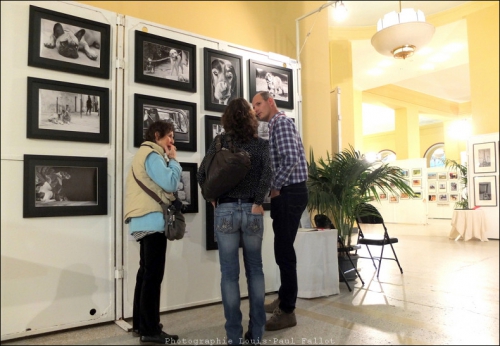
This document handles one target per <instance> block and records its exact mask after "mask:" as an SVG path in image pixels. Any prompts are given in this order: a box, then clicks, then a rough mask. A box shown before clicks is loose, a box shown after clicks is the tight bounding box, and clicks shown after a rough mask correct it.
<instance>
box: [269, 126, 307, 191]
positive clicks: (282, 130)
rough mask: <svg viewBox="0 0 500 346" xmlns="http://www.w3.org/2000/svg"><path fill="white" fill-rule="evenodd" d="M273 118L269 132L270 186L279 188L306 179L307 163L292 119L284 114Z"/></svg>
mask: <svg viewBox="0 0 500 346" xmlns="http://www.w3.org/2000/svg"><path fill="white" fill-rule="evenodd" d="M274 120H275V122H274V123H273V125H272V134H270V140H271V141H272V145H271V164H272V168H273V173H274V179H273V181H272V184H271V188H273V189H277V190H281V188H282V187H283V186H285V185H290V184H296V183H300V182H303V181H306V180H307V163H306V161H305V153H304V146H303V145H302V140H301V139H300V135H299V133H298V132H297V129H296V128H295V124H294V123H293V122H292V120H290V119H288V118H286V117H285V116H279V117H277V119H274Z"/></svg>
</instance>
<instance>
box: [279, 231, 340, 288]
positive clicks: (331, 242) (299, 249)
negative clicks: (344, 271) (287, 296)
mask: <svg viewBox="0 0 500 346" xmlns="http://www.w3.org/2000/svg"><path fill="white" fill-rule="evenodd" d="M294 248H295V253H296V255H297V279H298V286H299V287H298V289H299V290H298V294H297V296H298V297H299V298H315V297H324V296H330V295H332V294H339V293H340V289H339V264H338V258H337V230H336V229H329V230H317V231H310V229H306V228H299V231H298V232H297V237H296V238H295V243H294ZM276 281H277V286H278V287H279V282H280V277H279V268H277V278H276Z"/></svg>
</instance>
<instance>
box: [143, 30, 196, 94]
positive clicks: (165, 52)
mask: <svg viewBox="0 0 500 346" xmlns="http://www.w3.org/2000/svg"><path fill="white" fill-rule="evenodd" d="M174 54H175V55H174ZM173 62H175V64H174V66H173V67H174V69H172V63H173ZM186 70H187V72H185V71H186ZM169 71H170V72H169ZM174 72H175V75H174ZM179 72H180V75H179ZM176 77H177V78H176ZM134 81H135V82H136V83H143V84H150V85H155V86H160V87H164V88H171V89H177V90H183V91H190V92H196V45H194V44H190V43H186V42H181V41H177V40H172V39H169V38H166V37H162V36H158V35H153V34H148V33H146V32H142V31H138V30H136V31H135V63H134Z"/></svg>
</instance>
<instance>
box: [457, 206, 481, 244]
mask: <svg viewBox="0 0 500 346" xmlns="http://www.w3.org/2000/svg"><path fill="white" fill-rule="evenodd" d="M460 238H463V239H464V240H465V241H467V240H470V239H472V238H477V239H479V240H481V241H488V238H487V237H486V220H485V218H484V212H483V210H481V209H475V210H472V209H467V210H458V209H457V210H454V211H453V216H452V218H451V232H450V239H455V240H458V239H460Z"/></svg>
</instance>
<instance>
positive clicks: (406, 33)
mask: <svg viewBox="0 0 500 346" xmlns="http://www.w3.org/2000/svg"><path fill="white" fill-rule="evenodd" d="M435 30H436V29H435V28H434V26H433V25H432V24H429V23H425V22H409V23H400V24H395V25H391V26H389V27H387V28H385V29H382V30H380V31H378V32H377V33H376V34H375V35H373V37H372V40H371V42H372V46H373V47H374V48H375V49H376V50H377V52H379V53H380V54H382V55H387V56H391V57H392V56H393V54H392V51H393V50H394V49H396V48H398V47H403V46H406V45H408V46H410V45H411V46H415V51H418V49H420V48H422V47H423V46H425V45H426V44H427V43H429V42H430V41H431V39H432V36H433V35H434V31H435Z"/></svg>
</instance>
